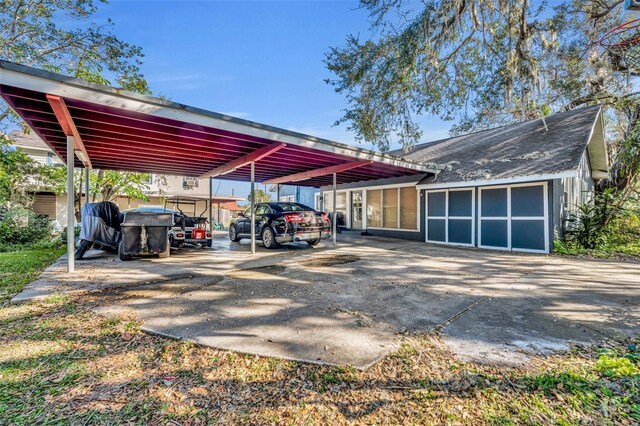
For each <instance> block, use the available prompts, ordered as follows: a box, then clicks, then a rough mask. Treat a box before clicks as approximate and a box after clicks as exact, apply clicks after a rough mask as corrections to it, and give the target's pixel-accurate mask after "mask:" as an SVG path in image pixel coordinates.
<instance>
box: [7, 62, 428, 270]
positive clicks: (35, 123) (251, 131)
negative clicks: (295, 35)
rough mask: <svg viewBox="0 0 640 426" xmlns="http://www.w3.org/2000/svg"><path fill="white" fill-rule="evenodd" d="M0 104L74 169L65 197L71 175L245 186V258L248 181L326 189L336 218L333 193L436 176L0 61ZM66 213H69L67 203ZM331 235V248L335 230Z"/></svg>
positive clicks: (357, 151) (415, 166)
mask: <svg viewBox="0 0 640 426" xmlns="http://www.w3.org/2000/svg"><path fill="white" fill-rule="evenodd" d="M0 96H1V97H2V98H3V99H4V100H5V101H6V102H7V103H8V104H9V105H10V106H11V107H12V108H13V110H14V111H15V112H16V113H17V114H18V115H19V116H20V117H21V118H22V119H23V120H24V121H25V122H26V123H27V124H28V125H29V127H30V128H31V129H32V130H33V131H34V132H35V133H36V134H38V136H39V137H40V138H42V140H44V141H45V142H46V143H47V145H49V147H51V149H52V150H53V151H54V152H55V153H56V154H57V155H58V156H59V157H60V158H61V159H63V160H65V162H66V163H67V164H68V165H73V167H68V168H67V193H72V192H73V169H74V167H78V168H84V169H86V170H87V171H88V169H91V168H96V169H111V170H121V171H131V172H144V173H157V174H170V175H180V176H193V177H200V178H207V177H208V178H210V179H212V178H217V179H226V180H235V181H249V182H251V195H252V197H251V207H252V214H251V216H252V218H251V219H252V221H251V223H252V227H251V252H252V253H255V222H254V213H253V203H254V197H253V193H254V187H255V182H256V181H257V182H263V183H266V184H277V185H278V184H283V183H295V184H296V185H302V186H311V187H320V186H328V185H333V189H334V192H333V197H334V203H333V206H334V207H333V208H334V214H335V205H336V203H335V197H336V192H335V187H336V185H337V184H338V183H352V182H359V181H367V180H375V179H383V178H392V177H399V176H405V175H411V174H429V173H436V168H435V167H434V166H433V165H427V164H422V163H415V162H409V161H403V160H399V159H398V158H396V157H393V156H390V155H386V154H381V153H378V152H374V151H370V150H365V149H361V148H356V147H353V146H349V145H345V144H340V143H336V142H332V141H329V140H324V139H319V138H316V137H313V136H309V135H304V134H300V133H296V132H292V131H289V130H285V129H280V128H276V127H272V126H268V125H264V124H259V123H255V122H252V121H248V120H243V119H239V118H235V117H230V116H227V115H224V114H219V113H215V112H211V111H206V110H203V109H199V108H194V107H190V106H186V105H183V104H179V103H174V102H170V101H167V100H164V99H159V98H155V97H150V96H143V95H139V94H135V93H131V92H127V91H124V90H120V89H116V88H112V87H108V86H103V85H98V84H94V83H88V82H86V81H83V80H80V79H77V78H72V77H68V76H64V75H60V74H55V73H51V72H48V71H44V70H40V69H35V68H31V67H27V66H23V65H19V64H15V63H11V62H7V61H0ZM85 176H86V177H85V184H86V185H88V182H87V180H86V179H87V178H88V173H86V174H85ZM209 183H211V182H209ZM210 186H211V185H210ZM67 209H68V211H72V210H73V197H67ZM67 216H68V221H67V245H68V253H69V256H68V267H67V269H68V271H69V272H73V271H74V257H73V249H74V233H73V229H74V217H73V215H72V214H68V215H67ZM333 228H334V229H333V240H334V244H335V243H336V229H335V221H334V224H333Z"/></svg>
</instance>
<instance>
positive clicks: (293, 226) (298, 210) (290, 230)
mask: <svg viewBox="0 0 640 426" xmlns="http://www.w3.org/2000/svg"><path fill="white" fill-rule="evenodd" d="M254 207H255V223H256V239H259V240H262V243H263V244H264V246H265V247H266V248H268V249H272V248H277V247H278V246H279V245H280V244H281V243H290V242H297V241H306V242H307V244H309V245H310V246H315V245H316V244H318V243H319V242H320V241H321V240H323V239H325V238H329V237H331V223H330V221H329V216H327V214H326V213H322V212H319V211H316V210H314V209H312V208H311V207H308V206H305V205H303V204H298V203H283V202H281V203H275V202H274V203H259V204H256V205H255V206H254ZM243 238H251V211H250V209H247V210H246V211H245V212H244V213H240V214H239V215H238V217H237V218H236V219H234V221H233V222H232V223H231V225H230V226H229V239H230V240H231V241H234V242H237V241H240V240H241V239H243Z"/></svg>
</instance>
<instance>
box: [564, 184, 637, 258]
mask: <svg viewBox="0 0 640 426" xmlns="http://www.w3.org/2000/svg"><path fill="white" fill-rule="evenodd" d="M623 213H624V209H623V207H621V205H620V203H618V202H617V200H616V198H615V195H614V192H613V189H612V188H607V189H605V190H604V191H602V192H599V193H597V194H596V195H595V197H594V199H593V201H592V202H590V203H585V204H583V205H581V206H579V207H578V213H577V214H576V215H572V217H571V218H570V219H569V223H568V225H567V229H566V230H565V235H564V239H565V243H567V244H568V245H577V246H578V247H581V248H585V249H602V248H604V246H605V245H606V244H607V242H608V241H609V238H610V237H611V234H612V232H613V229H614V226H615V222H616V220H617V219H618V218H619V217H620V216H622V214H623Z"/></svg>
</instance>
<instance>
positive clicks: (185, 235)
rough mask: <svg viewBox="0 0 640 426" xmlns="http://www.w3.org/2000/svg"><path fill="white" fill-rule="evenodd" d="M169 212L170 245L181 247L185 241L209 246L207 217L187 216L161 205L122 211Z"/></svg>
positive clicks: (210, 243)
mask: <svg viewBox="0 0 640 426" xmlns="http://www.w3.org/2000/svg"><path fill="white" fill-rule="evenodd" d="M129 212H135V213H171V214H172V215H173V225H172V226H171V228H169V235H168V236H169V244H170V245H171V247H176V248H178V247H182V245H184V244H185V243H190V244H194V245H195V244H201V245H203V246H207V247H211V245H212V239H211V232H210V231H208V230H207V219H205V218H204V217H192V216H187V215H185V214H184V213H182V212H181V211H178V210H172V209H168V208H166V207H163V206H140V207H137V208H135V209H129V210H126V211H125V212H124V213H129Z"/></svg>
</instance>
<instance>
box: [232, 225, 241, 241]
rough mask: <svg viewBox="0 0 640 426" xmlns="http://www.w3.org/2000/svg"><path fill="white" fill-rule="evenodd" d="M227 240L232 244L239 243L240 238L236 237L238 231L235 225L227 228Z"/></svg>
mask: <svg viewBox="0 0 640 426" xmlns="http://www.w3.org/2000/svg"><path fill="white" fill-rule="evenodd" d="M229 239H230V240H231V241H233V242H234V243H237V242H238V241H240V238H239V237H238V230H237V229H236V226H235V225H231V226H229Z"/></svg>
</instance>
